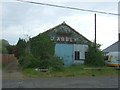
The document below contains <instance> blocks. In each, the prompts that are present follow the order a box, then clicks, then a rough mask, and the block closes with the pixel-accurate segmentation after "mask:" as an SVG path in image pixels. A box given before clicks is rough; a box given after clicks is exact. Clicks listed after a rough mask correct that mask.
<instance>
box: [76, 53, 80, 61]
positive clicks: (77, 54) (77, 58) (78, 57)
mask: <svg viewBox="0 0 120 90" xmlns="http://www.w3.org/2000/svg"><path fill="white" fill-rule="evenodd" d="M75 60H80V52H79V51H75Z"/></svg>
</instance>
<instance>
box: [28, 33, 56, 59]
mask: <svg viewBox="0 0 120 90" xmlns="http://www.w3.org/2000/svg"><path fill="white" fill-rule="evenodd" d="M30 47H31V53H32V54H33V55H34V56H36V57H39V58H41V59H48V58H50V57H51V56H53V55H54V47H55V43H54V42H52V41H51V40H50V38H49V36H48V35H47V34H39V35H38V36H36V37H33V38H31V39H30Z"/></svg>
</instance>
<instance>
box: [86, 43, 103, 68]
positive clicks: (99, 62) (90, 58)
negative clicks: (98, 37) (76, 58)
mask: <svg viewBox="0 0 120 90" xmlns="http://www.w3.org/2000/svg"><path fill="white" fill-rule="evenodd" d="M88 46H89V48H88V51H87V54H86V59H85V65H91V66H104V64H105V62H104V53H103V52H102V51H100V49H99V48H100V44H96V48H95V43H92V44H89V45H88Z"/></svg>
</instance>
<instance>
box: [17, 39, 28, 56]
mask: <svg viewBox="0 0 120 90" xmlns="http://www.w3.org/2000/svg"><path fill="white" fill-rule="evenodd" d="M26 46H27V42H26V41H25V40H24V39H21V38H19V40H18V43H17V45H16V50H15V56H16V57H17V58H19V57H20V56H22V55H24V54H25V50H26Z"/></svg>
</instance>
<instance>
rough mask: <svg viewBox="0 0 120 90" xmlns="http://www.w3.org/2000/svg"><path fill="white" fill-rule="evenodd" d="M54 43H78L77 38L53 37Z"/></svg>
mask: <svg viewBox="0 0 120 90" xmlns="http://www.w3.org/2000/svg"><path fill="white" fill-rule="evenodd" d="M51 40H52V41H61V42H76V41H77V38H71V37H52V38H51Z"/></svg>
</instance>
